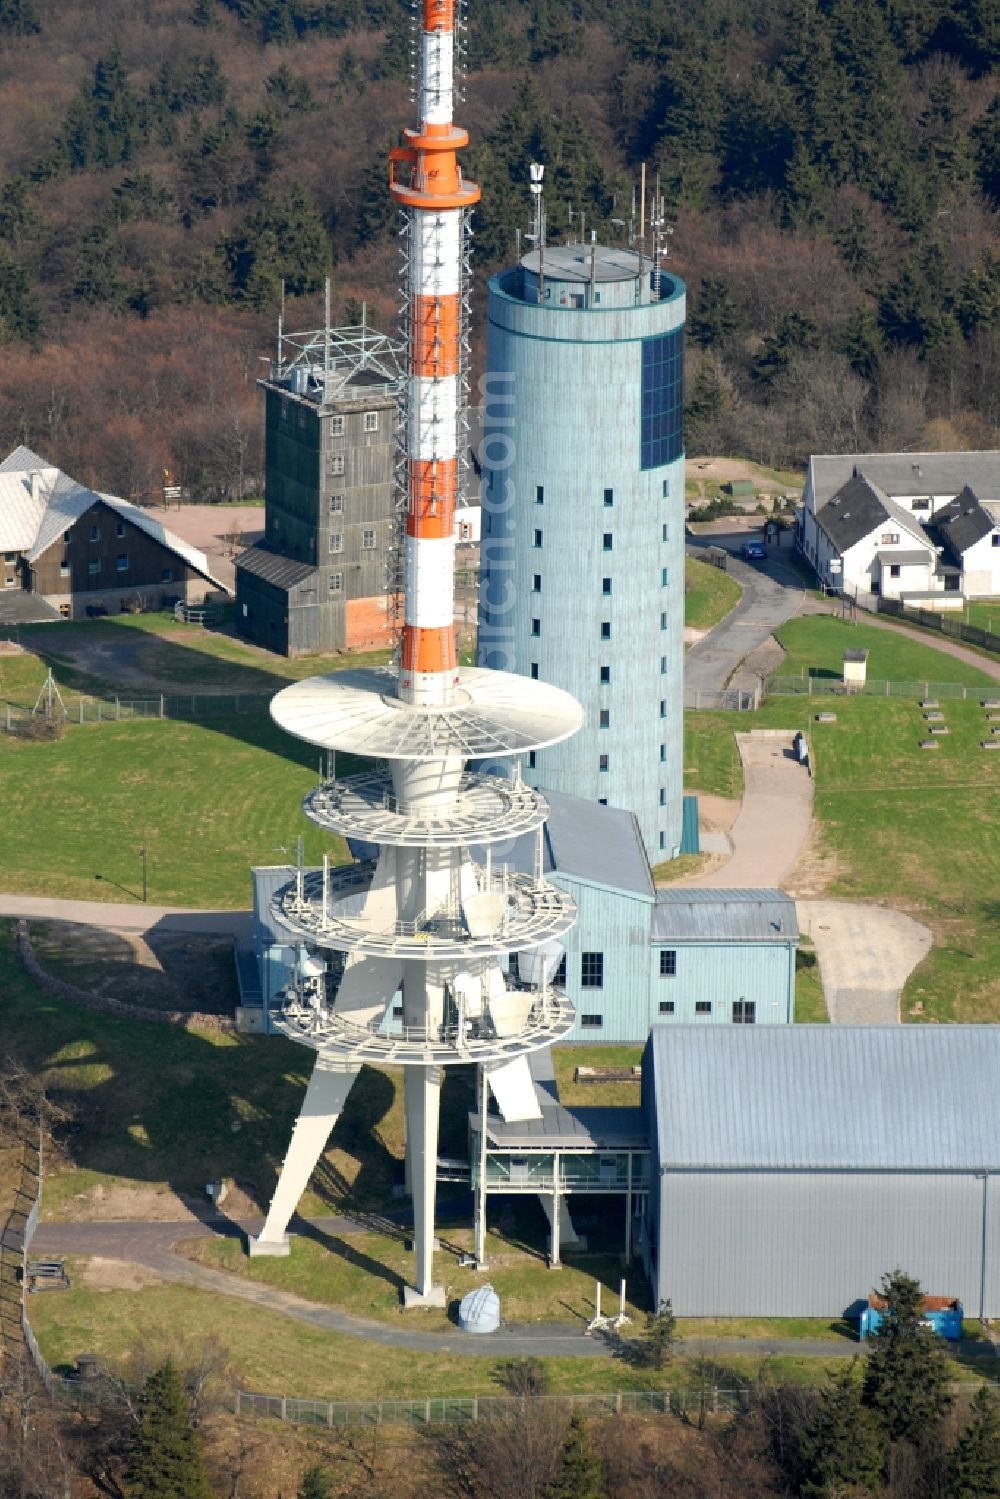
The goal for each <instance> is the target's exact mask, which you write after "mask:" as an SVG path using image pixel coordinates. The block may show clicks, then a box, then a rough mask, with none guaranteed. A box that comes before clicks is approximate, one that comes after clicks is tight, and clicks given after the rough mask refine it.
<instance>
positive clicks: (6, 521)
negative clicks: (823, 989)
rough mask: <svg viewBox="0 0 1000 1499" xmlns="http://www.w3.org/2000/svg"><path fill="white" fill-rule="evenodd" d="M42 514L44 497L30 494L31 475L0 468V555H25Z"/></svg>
mask: <svg viewBox="0 0 1000 1499" xmlns="http://www.w3.org/2000/svg"><path fill="white" fill-rule="evenodd" d="M50 472H52V473H53V474H54V473H55V470H54V469H53V470H51V471H50ZM44 513H45V497H44V495H43V494H42V493H41V492H39V493H37V494H32V492H31V475H30V474H28V473H26V472H25V471H24V470H20V471H11V470H9V469H6V470H5V469H3V468H2V467H0V552H27V551H28V549H29V548H30V547H31V546H32V545H33V544H34V540H35V537H36V536H37V535H38V527H39V526H40V525H41V521H42V516H43V515H44Z"/></svg>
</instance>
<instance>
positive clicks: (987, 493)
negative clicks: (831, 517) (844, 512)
mask: <svg viewBox="0 0 1000 1499" xmlns="http://www.w3.org/2000/svg"><path fill="white" fill-rule="evenodd" d="M810 467H811V469H812V477H813V495H814V501H813V503H814V508H815V509H816V510H820V509H822V507H823V506H824V505H825V504H826V503H827V501H828V500H829V499H830V498H831V497H832V496H833V495H834V494H836V492H837V490H838V489H839V488H840V487H841V485H842V484H845V483H846V482H847V480H848V479H849V478H850V477H851V475H852V474H853V473H854V471H855V468H857V469H858V470H859V471H860V472H862V473H865V474H867V475H868V477H869V478H870V479H871V480H873V482H874V483H876V484H877V485H878V486H879V487H880V489H882V490H884V491H885V493H886V494H888V495H890V496H892V495H896V496H899V495H906V496H913V495H930V494H938V495H940V494H958V492H959V491H960V490H961V489H964V488H965V486H966V485H967V484H968V486H969V488H970V489H972V490H973V491H974V493H975V494H977V495H978V496H979V498H980V499H981V500H1000V452H997V451H992V452H980V453H814V454H813V456H812V458H811V459H810Z"/></svg>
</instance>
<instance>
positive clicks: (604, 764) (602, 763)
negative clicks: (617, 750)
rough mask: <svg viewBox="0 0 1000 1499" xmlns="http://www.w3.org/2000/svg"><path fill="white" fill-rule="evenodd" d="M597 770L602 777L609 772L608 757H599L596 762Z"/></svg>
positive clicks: (609, 757)
mask: <svg viewBox="0 0 1000 1499" xmlns="http://www.w3.org/2000/svg"><path fill="white" fill-rule="evenodd" d="M597 768H598V770H599V771H600V772H601V774H602V775H603V774H604V773H605V772H606V771H609V770H610V769H611V756H610V755H601V757H600V759H599V760H598V762H597Z"/></svg>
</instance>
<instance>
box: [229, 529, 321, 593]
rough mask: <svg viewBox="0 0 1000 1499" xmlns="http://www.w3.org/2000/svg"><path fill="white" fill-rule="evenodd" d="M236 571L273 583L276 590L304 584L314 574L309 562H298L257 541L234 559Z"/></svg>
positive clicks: (312, 566) (313, 568)
mask: <svg viewBox="0 0 1000 1499" xmlns="http://www.w3.org/2000/svg"><path fill="white" fill-rule="evenodd" d="M236 571H237V572H246V573H250V574H252V576H253V577H255V578H260V579H262V581H263V582H265V583H273V584H274V586H275V587H276V588H286V589H287V588H294V587H295V585H296V584H297V583H303V582H305V580H306V578H308V577H310V576H311V575H312V574H314V573H315V571H316V568H315V565H314V564H313V563H311V562H299V561H298V560H297V559H296V558H295V557H286V556H284V555H283V554H282V553H281V552H276V551H275V550H274V549H273V548H272V547H270V546H268V544H267V543H266V542H263V541H259V542H257V543H256V544H255V545H254V546H252V547H248V548H247V550H246V551H245V552H241V553H240V555H239V556H238V557H237V559H236Z"/></svg>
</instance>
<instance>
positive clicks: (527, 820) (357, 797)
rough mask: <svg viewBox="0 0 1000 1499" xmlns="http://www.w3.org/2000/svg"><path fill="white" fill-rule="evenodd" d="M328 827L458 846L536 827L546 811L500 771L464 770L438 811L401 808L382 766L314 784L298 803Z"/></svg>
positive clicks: (380, 839) (410, 844)
mask: <svg viewBox="0 0 1000 1499" xmlns="http://www.w3.org/2000/svg"><path fill="white" fill-rule="evenodd" d="M302 810H303V812H304V813H305V814H306V816H307V817H308V818H309V819H310V820H311V821H312V822H315V823H317V824H318V825H319V826H320V827H321V828H323V829H324V830H325V831H326V832H328V833H340V834H342V835H343V836H344V837H345V838H361V839H364V840H365V841H366V842H368V843H385V844H391V845H392V846H394V847H397V848H460V847H463V846H468V845H469V844H470V843H498V842H500V841H502V840H504V839H508V838H520V837H521V835H522V834H524V833H533V832H536V831H537V829H538V828H540V827H541V826H542V824H543V823H544V822H545V819H546V817H547V816H548V814H549V808H548V803H547V802H546V801H545V798H544V797H542V796H540V795H539V793H538V792H537V791H533V790H532V789H531V787H530V786H526V785H524V784H523V783H518V782H514V781H508V780H505V779H504V778H503V777H502V776H490V775H473V774H466V775H464V776H463V777H462V781H461V784H460V786H459V789H458V796H457V798H456V800H455V803H454V805H453V806H451V807H449V808H448V809H447V811H446V812H442V815H441V816H438V817H432V816H430V815H429V814H428V813H427V812H417V811H412V812H408V811H406V810H404V809H401V808H400V807H399V805H398V804H397V802H396V799H395V797H394V796H393V790H392V777H391V775H390V773H389V771H388V770H386V769H379V770H373V771H369V772H367V773H366V774H364V775H357V776H347V777H345V778H344V779H343V780H340V781H330V782H328V783H327V784H326V785H324V786H318V787H317V788H316V790H315V791H310V793H309V795H308V796H307V797H306V798H305V800H304V801H303V803H302Z"/></svg>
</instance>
